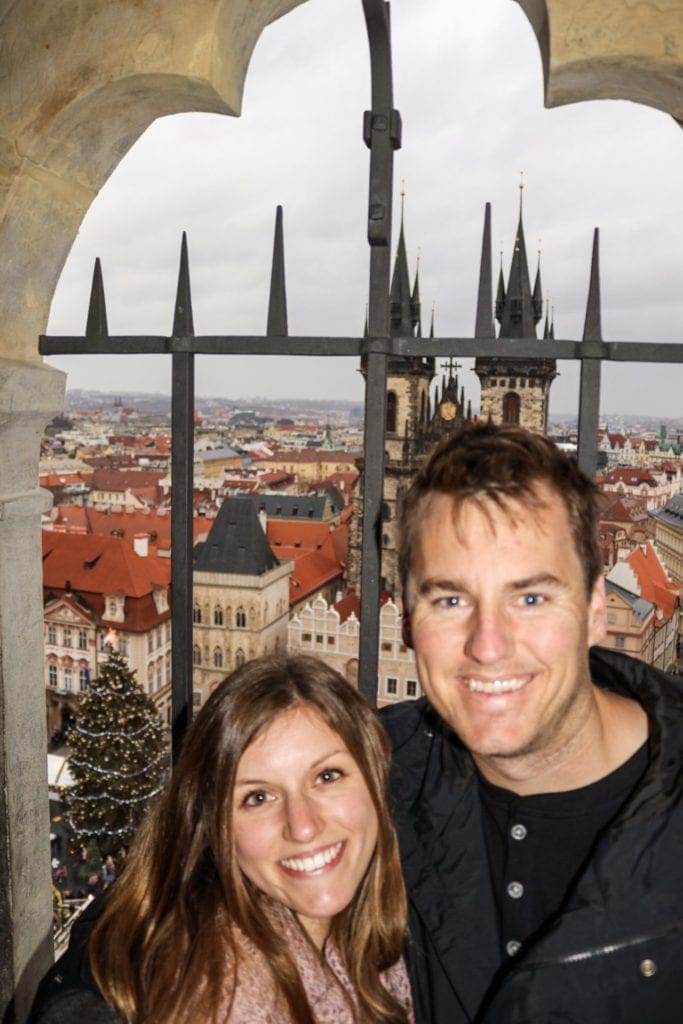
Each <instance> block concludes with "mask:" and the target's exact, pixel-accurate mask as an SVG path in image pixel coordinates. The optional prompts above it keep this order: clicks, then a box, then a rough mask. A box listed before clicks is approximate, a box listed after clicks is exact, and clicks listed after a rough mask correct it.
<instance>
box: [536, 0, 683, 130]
mask: <svg viewBox="0 0 683 1024" xmlns="http://www.w3.org/2000/svg"><path fill="white" fill-rule="evenodd" d="M518 3H519V5H520V7H521V8H522V9H523V11H524V13H525V14H526V16H527V18H528V19H529V21H530V23H531V26H532V28H533V30H534V33H535V35H536V39H537V41H538V46H539V49H540V52H541V61H542V64H543V80H544V85H545V103H546V106H548V107H556V106H560V105H561V104H564V103H576V102H577V101H579V100H598V99H624V100H633V102H634V103H644V104H646V105H647V106H650V107H655V108H656V109H658V110H663V111H665V112H667V113H670V114H672V115H673V117H675V118H676V119H677V120H678V121H683V97H682V96H681V85H680V80H681V71H682V69H683V68H682V62H681V57H680V54H681V53H683V11H682V10H681V8H680V5H679V4H677V3H663V4H650V3H647V4H634V3H631V2H628V0H586V2H585V3H582V4H581V5H576V4H568V3H566V0H518Z"/></svg>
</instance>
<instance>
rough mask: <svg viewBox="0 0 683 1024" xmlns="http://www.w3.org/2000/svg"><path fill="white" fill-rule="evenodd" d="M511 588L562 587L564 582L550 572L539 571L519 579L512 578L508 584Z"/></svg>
mask: <svg viewBox="0 0 683 1024" xmlns="http://www.w3.org/2000/svg"><path fill="white" fill-rule="evenodd" d="M510 586H511V588H512V589H513V590H529V589H532V588H533V587H554V588H556V589H560V588H562V589H564V587H565V586H566V584H565V583H564V582H563V581H562V580H561V579H559V578H558V577H557V576H553V574H552V573H551V572H539V573H536V575H535V576H526V577H525V578H524V579H521V580H513V581H512V583H511V584H510Z"/></svg>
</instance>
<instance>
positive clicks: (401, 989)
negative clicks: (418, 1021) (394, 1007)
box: [381, 957, 415, 1022]
mask: <svg viewBox="0 0 683 1024" xmlns="http://www.w3.org/2000/svg"><path fill="white" fill-rule="evenodd" d="M381 978H382V984H383V985H384V987H385V989H386V990H387V992H390V993H391V995H392V996H393V997H394V999H396V1001H397V1002H398V1003H400V1004H401V1006H402V1007H403V1009H404V1010H406V1012H407V1013H408V1019H409V1020H410V1021H411V1022H412V1021H413V1020H414V1019H415V1018H414V1016H413V997H412V992H411V990H410V978H409V977H408V969H407V968H406V963H405V960H404V959H403V957H401V959H400V960H397V961H396V963H395V964H393V965H392V966H391V967H389V968H388V969H387V970H386V971H382V974H381Z"/></svg>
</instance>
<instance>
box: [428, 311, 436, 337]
mask: <svg viewBox="0 0 683 1024" xmlns="http://www.w3.org/2000/svg"><path fill="white" fill-rule="evenodd" d="M435 308H436V303H435V302H432V319H431V323H430V324H429V337H430V338H433V337H434V310H435Z"/></svg>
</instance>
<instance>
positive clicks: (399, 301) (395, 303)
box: [389, 189, 413, 337]
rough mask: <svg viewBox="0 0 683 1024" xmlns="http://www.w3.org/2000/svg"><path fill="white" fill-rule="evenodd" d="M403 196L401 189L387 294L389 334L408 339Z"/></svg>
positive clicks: (410, 318)
mask: <svg viewBox="0 0 683 1024" xmlns="http://www.w3.org/2000/svg"><path fill="white" fill-rule="evenodd" d="M405 195H406V194H405V191H404V190H403V189H401V229H400V231H399V236H398V246H397V248H396V260H395V263H394V273H393V275H392V278H391V291H390V294H389V303H390V316H391V334H392V335H393V336H394V337H397V336H404V335H405V336H406V337H410V335H412V333H413V316H412V302H411V290H410V275H409V273H408V257H407V255H406V239H405V233H404V230H403V214H404V208H405Z"/></svg>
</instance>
